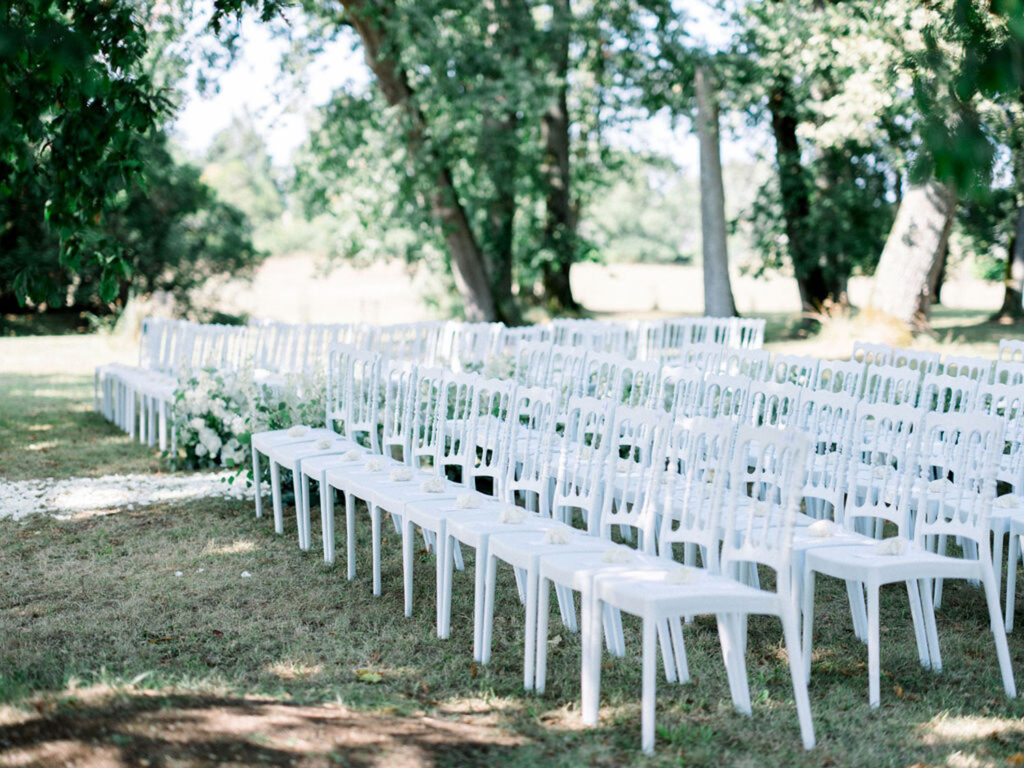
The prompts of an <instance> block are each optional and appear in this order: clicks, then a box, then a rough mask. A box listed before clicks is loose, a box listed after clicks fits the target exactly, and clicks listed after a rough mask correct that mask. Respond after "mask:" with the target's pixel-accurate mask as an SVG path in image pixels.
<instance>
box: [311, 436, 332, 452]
mask: <svg viewBox="0 0 1024 768" xmlns="http://www.w3.org/2000/svg"><path fill="white" fill-rule="evenodd" d="M314 445H315V446H316V449H317V450H318V451H326V450H327V449H328V448H330V447H331V446H332V445H334V441H333V440H331V438H329V437H321V438H320V439H319V440H317V441H316V442H315V443H314Z"/></svg>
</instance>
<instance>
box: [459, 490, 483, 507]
mask: <svg viewBox="0 0 1024 768" xmlns="http://www.w3.org/2000/svg"><path fill="white" fill-rule="evenodd" d="M479 506H480V499H479V497H478V496H476V495H475V494H472V493H460V494H459V495H458V496H457V497H456V499H455V508H456V509H476V508H477V507H479Z"/></svg>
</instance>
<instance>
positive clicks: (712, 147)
mask: <svg viewBox="0 0 1024 768" xmlns="http://www.w3.org/2000/svg"><path fill="white" fill-rule="evenodd" d="M709 79H710V73H709V71H708V68H707V67H706V66H700V67H698V68H697V73H696V82H695V86H696V93H697V134H698V136H699V137H700V222H701V234H702V242H703V247H704V314H705V315H709V316H711V317H732V316H733V315H735V314H736V304H735V302H734V301H733V297H732V286H731V284H730V282H729V253H728V249H727V247H726V228H725V190H724V188H723V186H722V160H721V155H720V152H719V140H718V103H717V101H716V96H715V94H714V93H713V91H712V86H711V84H710V83H709V82H708V81H709Z"/></svg>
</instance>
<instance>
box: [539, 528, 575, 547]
mask: <svg viewBox="0 0 1024 768" xmlns="http://www.w3.org/2000/svg"><path fill="white" fill-rule="evenodd" d="M544 543H545V544H559V545H561V544H568V543H569V531H567V530H566V529H565V528H549V529H548V532H547V533H545V534H544Z"/></svg>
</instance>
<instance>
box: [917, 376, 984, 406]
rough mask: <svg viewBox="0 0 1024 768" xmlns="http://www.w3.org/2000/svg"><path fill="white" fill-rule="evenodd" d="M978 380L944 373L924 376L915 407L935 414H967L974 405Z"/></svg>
mask: <svg viewBox="0 0 1024 768" xmlns="http://www.w3.org/2000/svg"><path fill="white" fill-rule="evenodd" d="M977 391H978V380H977V379H973V378H971V377H969V376H954V375H950V374H946V373H932V374H927V375H925V377H924V379H923V380H922V381H921V394H920V396H919V397H918V400H917V407H918V408H921V409H923V410H925V411H931V412H936V413H967V412H969V411H970V410H971V409H972V407H973V403H974V396H975V393H976V392H977Z"/></svg>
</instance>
